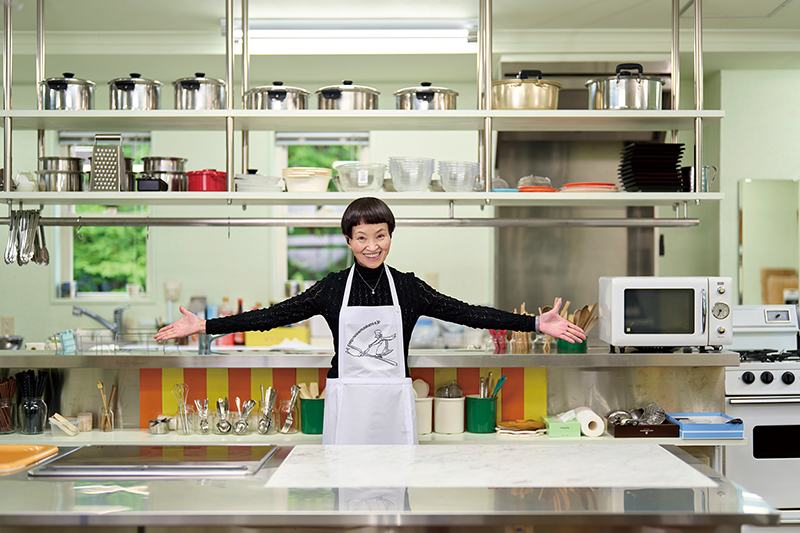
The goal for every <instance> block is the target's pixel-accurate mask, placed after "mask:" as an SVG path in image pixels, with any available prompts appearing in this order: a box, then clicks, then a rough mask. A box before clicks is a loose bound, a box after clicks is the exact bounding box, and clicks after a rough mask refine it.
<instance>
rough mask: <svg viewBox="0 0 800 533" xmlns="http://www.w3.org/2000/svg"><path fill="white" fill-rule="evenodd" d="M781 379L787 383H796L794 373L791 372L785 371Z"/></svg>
mask: <svg viewBox="0 0 800 533" xmlns="http://www.w3.org/2000/svg"><path fill="white" fill-rule="evenodd" d="M781 381H783V382H784V383H786V384H787V385H791V384H792V383H794V374H792V373H791V372H784V373H783V375H782V376H781Z"/></svg>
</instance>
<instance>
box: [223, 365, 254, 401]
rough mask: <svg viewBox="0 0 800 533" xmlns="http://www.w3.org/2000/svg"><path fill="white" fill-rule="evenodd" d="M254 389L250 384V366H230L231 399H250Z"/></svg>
mask: <svg viewBox="0 0 800 533" xmlns="http://www.w3.org/2000/svg"><path fill="white" fill-rule="evenodd" d="M251 394H252V389H251V385H250V369H249V368H229V369H228V397H229V398H230V399H231V405H233V399H234V398H236V397H238V398H241V400H242V403H244V402H245V401H246V400H249V399H250V396H251Z"/></svg>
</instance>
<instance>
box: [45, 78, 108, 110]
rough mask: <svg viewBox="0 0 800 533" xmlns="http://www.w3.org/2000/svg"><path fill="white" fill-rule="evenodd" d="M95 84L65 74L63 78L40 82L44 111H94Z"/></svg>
mask: <svg viewBox="0 0 800 533" xmlns="http://www.w3.org/2000/svg"><path fill="white" fill-rule="evenodd" d="M94 87H95V84H94V82H92V81H89V80H82V79H80V78H76V77H75V74H73V73H72V72H65V73H64V77H63V78H47V79H46V80H43V81H40V82H39V95H40V96H41V100H42V109H59V110H69V111H83V110H87V109H94Z"/></svg>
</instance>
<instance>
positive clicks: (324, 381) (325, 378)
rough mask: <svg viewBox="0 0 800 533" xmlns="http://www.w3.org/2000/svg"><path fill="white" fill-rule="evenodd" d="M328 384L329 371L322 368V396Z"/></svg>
mask: <svg viewBox="0 0 800 533" xmlns="http://www.w3.org/2000/svg"><path fill="white" fill-rule="evenodd" d="M273 375H274V374H273ZM327 384H328V369H327V368H320V369H319V392H320V394H322V391H324V390H325V387H326V386H327Z"/></svg>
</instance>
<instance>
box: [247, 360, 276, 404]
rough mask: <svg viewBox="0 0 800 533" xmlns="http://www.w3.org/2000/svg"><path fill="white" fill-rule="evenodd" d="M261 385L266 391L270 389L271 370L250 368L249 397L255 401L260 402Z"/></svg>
mask: <svg viewBox="0 0 800 533" xmlns="http://www.w3.org/2000/svg"><path fill="white" fill-rule="evenodd" d="M261 385H264V390H265V391H266V390H267V389H268V388H269V387H272V369H271V368H252V369H250V396H251V397H252V398H253V399H254V400H257V401H259V402H260V401H261Z"/></svg>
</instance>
